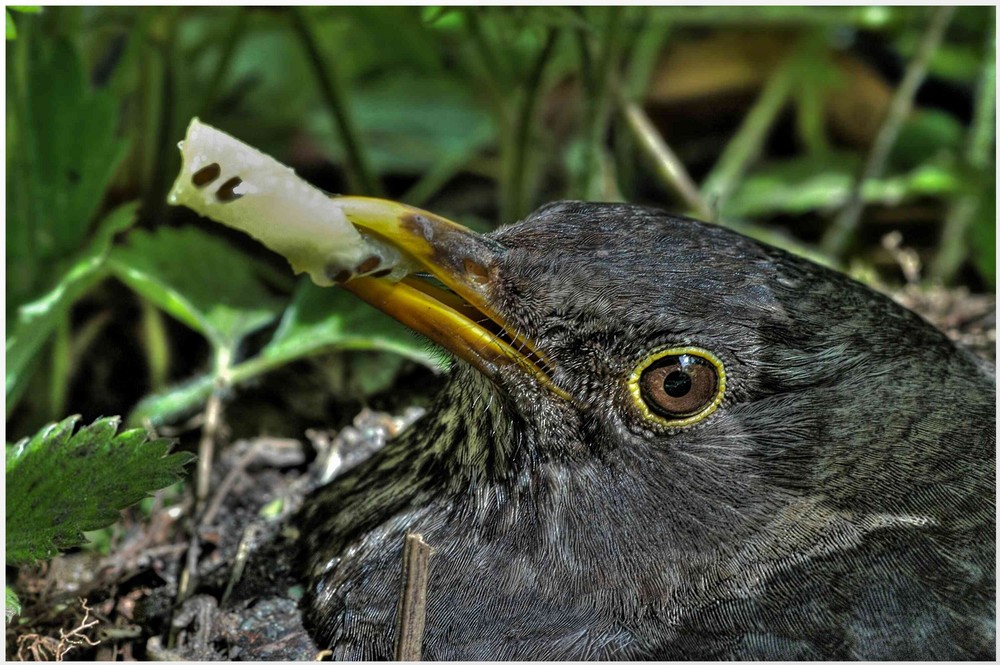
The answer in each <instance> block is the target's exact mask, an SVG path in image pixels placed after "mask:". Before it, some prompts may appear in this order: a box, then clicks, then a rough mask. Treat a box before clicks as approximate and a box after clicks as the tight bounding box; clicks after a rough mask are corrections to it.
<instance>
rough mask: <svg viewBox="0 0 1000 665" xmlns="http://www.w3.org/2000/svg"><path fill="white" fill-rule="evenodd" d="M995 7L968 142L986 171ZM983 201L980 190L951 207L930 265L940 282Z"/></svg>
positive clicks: (955, 263) (960, 253) (958, 256)
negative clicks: (939, 244) (939, 247)
mask: <svg viewBox="0 0 1000 665" xmlns="http://www.w3.org/2000/svg"><path fill="white" fill-rule="evenodd" d="M995 12H996V10H995V9H994V10H993V12H991V16H990V28H989V30H987V31H986V48H985V53H984V56H983V65H982V71H981V72H980V75H979V81H978V85H977V86H976V107H975V113H974V114H973V117H972V126H971V127H970V128H969V133H968V135H967V142H966V145H965V151H964V152H965V154H964V158H965V162H966V164H968V165H969V166H970V167H971V168H972V169H973V170H975V171H978V172H980V173H986V172H987V167H988V166H989V158H990V152H991V150H990V148H991V146H992V143H993V136H994V133H995V125H996V114H995V112H996V99H997V89H996V79H997V69H996V51H997V47H996V44H997V41H996V14H995ZM981 205H982V196H981V193H980V192H974V193H972V192H970V193H965V194H963V195H961V196H960V197H959V198H958V200H957V201H955V202H954V203H953V204H952V205H951V206H950V207H949V209H948V215H947V217H946V218H945V222H944V226H943V227H942V229H941V249H939V250H938V252H937V254H936V255H935V257H934V261H933V263H931V267H930V276H931V278H932V279H933V280H935V281H939V282H945V283H946V282H949V281H951V279H952V278H953V277H954V276H955V273H956V272H958V269H959V267H960V266H961V265H962V261H963V260H964V259H965V257H966V255H967V247H968V245H967V238H966V236H967V235H968V233H969V228H970V227H971V226H972V224H973V223H974V221H975V219H976V214H977V213H978V212H979V208H980V206H981Z"/></svg>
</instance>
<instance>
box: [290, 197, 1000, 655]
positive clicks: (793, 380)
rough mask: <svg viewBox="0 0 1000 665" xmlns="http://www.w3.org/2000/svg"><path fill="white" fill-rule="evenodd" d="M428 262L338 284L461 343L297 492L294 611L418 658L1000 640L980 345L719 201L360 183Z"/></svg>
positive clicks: (991, 649) (383, 651)
mask: <svg viewBox="0 0 1000 665" xmlns="http://www.w3.org/2000/svg"><path fill="white" fill-rule="evenodd" d="M355 207H356V210H354V212H353V213H351V214H349V215H348V217H349V219H350V220H351V221H352V222H353V223H354V224H355V225H357V226H358V227H359V228H362V229H364V230H365V232H367V233H369V234H371V235H374V236H376V237H378V238H380V239H381V240H382V241H384V242H389V243H391V244H393V245H394V246H396V247H397V248H399V249H400V251H401V252H402V253H403V254H404V255H405V256H406V257H408V259H409V260H411V261H412V262H413V264H414V265H415V266H417V267H418V268H419V270H422V271H425V272H426V276H425V277H420V276H410V277H407V278H405V279H404V280H402V281H400V282H398V283H390V282H387V281H386V280H384V279H377V278H373V277H370V276H360V277H357V278H355V279H351V280H350V281H348V282H347V283H346V285H345V287H346V288H347V289H349V290H351V291H353V292H354V293H355V294H357V295H358V296H360V297H361V298H363V299H365V300H367V301H368V302H370V303H372V304H373V305H375V306H376V307H378V308H380V309H382V310H384V311H386V312H388V313H389V314H391V315H393V316H395V317H396V318H397V319H399V320H400V321H402V322H404V323H405V324H407V325H408V326H410V327H411V328H413V329H414V330H416V331H418V332H421V333H423V334H424V335H426V336H428V337H429V338H431V339H432V340H434V341H436V342H438V343H439V344H441V345H442V346H444V347H445V348H447V349H448V350H449V351H451V352H452V353H453V354H454V355H456V356H457V357H458V361H457V362H456V364H455V365H454V368H453V369H452V370H451V374H450V377H449V379H448V381H447V383H446V385H445V386H444V388H443V389H442V391H441V393H440V395H439V396H438V398H437V400H436V403H435V406H433V407H432V408H431V409H430V410H429V412H428V413H427V415H425V416H424V417H423V418H422V419H421V420H420V421H418V422H417V423H416V424H415V425H414V426H413V428H412V429H411V430H410V431H408V432H407V433H405V434H404V435H403V436H401V437H400V438H398V439H397V440H395V441H392V442H391V443H390V444H389V445H387V446H386V447H385V448H384V449H382V450H381V451H380V452H379V453H377V454H375V455H374V456H373V457H371V458H369V459H368V460H366V461H365V462H363V463H362V464H360V465H359V466H357V467H355V468H353V469H352V470H351V471H349V472H347V473H346V474H345V475H343V476H341V477H339V478H337V479H336V480H334V481H333V482H332V483H330V484H329V485H327V486H325V487H322V488H320V489H319V490H318V491H317V492H316V493H315V495H314V496H312V497H311V499H310V500H309V501H308V503H307V505H306V507H305V508H304V510H303V512H302V513H301V514H300V517H299V525H300V528H301V533H302V537H301V542H302V545H303V548H304V549H303V552H304V556H305V560H306V563H305V565H306V566H307V567H306V569H305V570H306V575H307V577H308V580H309V582H308V586H307V591H306V597H305V599H304V603H305V606H304V611H305V615H306V619H307V625H309V626H310V630H311V632H312V634H313V635H314V636H315V638H316V641H317V644H318V645H319V646H320V648H329V649H331V650H332V652H333V657H334V658H337V659H384V658H391V657H392V654H393V640H394V638H395V631H396V628H395V626H394V623H395V617H396V608H397V599H398V598H399V594H400V587H401V583H402V577H403V574H402V566H401V563H400V562H401V551H402V546H403V542H404V538H405V534H407V533H419V534H421V535H422V536H423V538H424V540H426V542H427V543H428V544H429V545H430V546H431V547H432V548H433V555H432V557H431V560H430V561H431V563H430V577H429V583H428V586H427V600H426V628H425V632H424V636H423V657H424V658H425V659H448V660H453V659H458V660H477V659H530V660H551V659H699V660H714V659H778V660H802V659H900V660H909V659H948V660H953V659H984V660H993V659H994V656H995V635H996V621H995V611H996V608H995V583H996V572H995V550H996V542H995V519H996V512H995V510H996V509H995V494H996V484H995V452H994V451H995V436H996V417H995V404H996V380H995V371H994V369H993V367H992V366H990V365H989V364H988V363H986V362H985V361H982V360H979V359H978V358H976V357H975V356H973V355H972V354H971V353H969V352H968V351H966V350H964V349H962V348H960V347H958V346H956V345H955V344H954V343H952V342H951V341H950V340H949V339H948V338H947V337H946V336H945V335H943V334H942V333H941V332H939V331H938V330H937V329H935V328H934V327H933V326H931V325H929V324H928V323H926V322H925V321H923V320H922V319H921V318H920V317H918V316H917V315H915V314H913V313H912V312H910V311H908V310H906V309H904V308H903V307H900V306H899V305H897V304H895V303H894V302H892V301H891V300H890V299H889V298H887V297H885V296H883V295H881V294H879V293H876V292H874V291H872V290H871V289H869V288H867V287H865V286H863V285H861V284H859V283H857V282H855V281H853V280H851V279H849V278H847V277H845V276H844V275H841V274H839V273H836V272H834V271H831V270H829V269H826V268H823V267H821V266H818V265H816V264H814V263H811V262H809V261H807V260H804V259H801V258H798V257H796V256H793V255H790V254H788V253H785V252H783V251H781V250H778V249H775V248H772V247H769V246H766V245H763V244H760V243H758V242H756V241H753V240H751V239H749V238H746V237H743V236H741V235H739V234H737V233H734V232H731V231H729V230H726V229H724V228H721V227H719V226H714V225H709V224H704V223H701V222H697V221H694V220H690V219H685V218H680V217H675V216H672V215H669V214H667V213H665V212H662V211H659V210H655V209H651V208H645V207H638V206H633V205H624V204H598V203H581V202H561V203H555V204H550V205H547V206H545V207H543V208H541V209H539V210H538V211H536V212H535V213H533V214H532V215H531V216H530V217H528V218H527V219H525V220H524V221H522V222H519V223H517V224H514V225H512V226H508V227H506V228H501V229H499V230H497V231H495V232H492V233H489V234H483V235H480V234H477V233H473V232H471V231H468V230H466V229H464V228H463V227H461V226H458V225H456V224H454V223H451V222H448V221H447V220H444V219H443V218H440V217H436V216H434V215H432V214H430V213H426V212H423V211H418V210H416V209H412V208H408V207H406V206H402V205H399V204H390V203H388V202H380V201H377V200H373V199H357V203H356V206H355Z"/></svg>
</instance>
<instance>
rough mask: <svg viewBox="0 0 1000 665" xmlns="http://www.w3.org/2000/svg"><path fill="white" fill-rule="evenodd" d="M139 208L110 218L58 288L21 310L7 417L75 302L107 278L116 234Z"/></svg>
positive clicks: (11, 349) (10, 350)
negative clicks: (112, 244) (109, 254)
mask: <svg viewBox="0 0 1000 665" xmlns="http://www.w3.org/2000/svg"><path fill="white" fill-rule="evenodd" d="M137 207H138V204H136V203H128V204H125V205H123V206H120V207H118V208H116V209H115V210H113V211H112V212H111V213H110V214H108V216H107V217H105V218H104V219H103V220H102V221H101V224H100V226H99V227H98V232H97V235H96V236H95V237H94V239H93V240H92V241H91V243H90V245H89V246H88V247H86V248H85V249H84V250H83V251H82V252H80V253H79V254H78V255H76V256H75V257H73V258H72V259H70V260H68V261H65V262H64V264H65V266H66V268H65V270H59V271H58V273H59V274H60V278H59V280H58V281H57V282H56V284H55V286H53V288H52V289H51V290H50V291H49V292H48V293H46V294H45V295H43V296H42V297H40V298H38V299H36V300H33V301H31V302H29V303H26V304H24V305H22V306H21V307H19V308H18V310H17V318H16V321H15V322H14V326H13V331H12V333H11V334H10V335H8V337H7V347H6V352H7V366H6V380H7V390H6V395H7V414H8V415H9V414H10V413H11V411H12V410H13V409H14V406H15V405H16V404H17V401H18V399H19V398H20V397H21V394H22V393H23V391H24V388H25V387H26V386H27V382H28V379H30V378H31V371H30V370H31V367H32V361H33V360H34V359H35V357H36V356H37V355H38V352H39V351H40V350H41V348H42V347H43V345H44V344H45V342H47V341H48V339H49V337H50V336H51V335H52V331H53V330H54V329H55V327H56V325H57V324H58V322H59V321H60V320H61V319H62V318H63V317H65V316H66V315H67V314H68V313H69V310H70V307H71V306H72V305H73V303H74V302H76V301H77V300H78V299H79V298H80V297H81V296H82V295H84V294H85V293H87V291H89V290H90V288H91V287H92V286H93V285H94V284H96V283H97V282H99V281H100V280H101V279H102V278H103V277H104V276H105V260H106V259H107V256H108V253H109V251H110V249H111V243H112V241H113V240H114V237H115V234H117V233H119V232H121V231H123V230H125V229H127V228H129V227H130V226H131V225H132V224H133V223H134V222H135V217H136V209H137ZM60 265H63V264H60Z"/></svg>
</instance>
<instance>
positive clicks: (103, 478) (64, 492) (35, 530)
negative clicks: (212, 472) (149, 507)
mask: <svg viewBox="0 0 1000 665" xmlns="http://www.w3.org/2000/svg"><path fill="white" fill-rule="evenodd" d="M78 421H79V416H72V417H70V418H66V419H65V420H63V421H60V422H58V423H51V424H49V425H46V426H45V427H43V428H42V429H41V430H40V431H39V432H38V433H37V434H35V435H34V436H33V437H31V438H30V439H28V438H25V439H23V440H21V441H20V442H18V443H17V444H14V445H8V446H7V470H6V482H7V564H8V565H18V564H23V563H28V562H31V561H37V560H41V559H47V558H50V557H52V556H55V555H56V554H57V553H58V551H59V550H61V549H66V548H69V547H75V546H77V545H80V544H82V543H84V542H86V539H85V538H84V535H83V532H84V531H92V530H94V529H99V528H102V527H105V526H108V525H109V524H112V523H114V522H116V521H117V520H118V517H119V511H121V510H122V509H123V508H126V507H128V506H130V505H132V504H133V503H135V502H136V501H138V500H140V499H142V498H143V497H145V496H148V495H149V494H151V493H152V492H154V491H156V490H158V489H160V488H162V487H166V486H167V485H170V484H172V483H174V482H176V481H177V480H178V478H180V476H181V474H182V472H183V467H184V465H185V464H187V463H188V462H190V461H191V460H192V459H193V456H192V455H190V454H189V453H173V454H168V453H169V450H170V447H171V445H172V441H170V440H166V439H158V440H155V441H150V440H149V439H148V438H147V435H146V432H145V431H144V430H141V429H134V430H127V431H124V432H122V433H120V434H116V432H117V430H118V424H119V419H118V418H101V419H99V420H95V421H94V422H93V423H92V424H90V425H89V426H86V427H83V428H81V429H80V430H79V431H78V432H76V433H75V434H73V429H74V427H75V426H76V424H77V422H78Z"/></svg>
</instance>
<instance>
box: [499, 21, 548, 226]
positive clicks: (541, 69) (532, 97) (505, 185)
mask: <svg viewBox="0 0 1000 665" xmlns="http://www.w3.org/2000/svg"><path fill="white" fill-rule="evenodd" d="M556 36H557V33H556V31H555V30H554V29H552V28H549V29H548V33H547V35H546V37H545V44H544V45H543V46H542V50H541V51H539V53H538V57H537V58H535V62H534V65H533V66H532V68H531V71H530V72H529V74H528V78H527V79H526V81H525V84H524V95H523V97H522V99H521V106H520V109H519V111H520V113H518V116H517V119H516V121H515V125H514V131H513V133H512V134H510V140H509V142H508V141H505V144H506V146H505V150H504V152H505V154H504V155H503V160H504V165H505V168H504V172H503V174H502V176H501V183H500V184H501V191H502V192H503V193H502V199H501V206H500V215H501V219H502V220H503V221H506V222H513V221H514V220H517V219H520V218H521V217H522V216H524V215H525V214H527V213H528V212H529V210H528V207H529V201H528V198H529V195H528V189H529V187H528V180H529V178H530V177H531V173H532V169H530V168H529V166H530V165H529V163H528V162H529V159H528V156H529V154H530V150H529V144H530V142H531V138H532V133H533V132H532V130H533V129H534V124H535V122H534V121H535V116H536V115H537V109H538V100H539V97H540V96H541V95H540V92H541V88H542V81H543V78H544V76H543V75H544V73H545V66H546V65H547V64H548V62H549V60H550V56H551V55H552V49H553V47H554V46H555V42H556Z"/></svg>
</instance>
